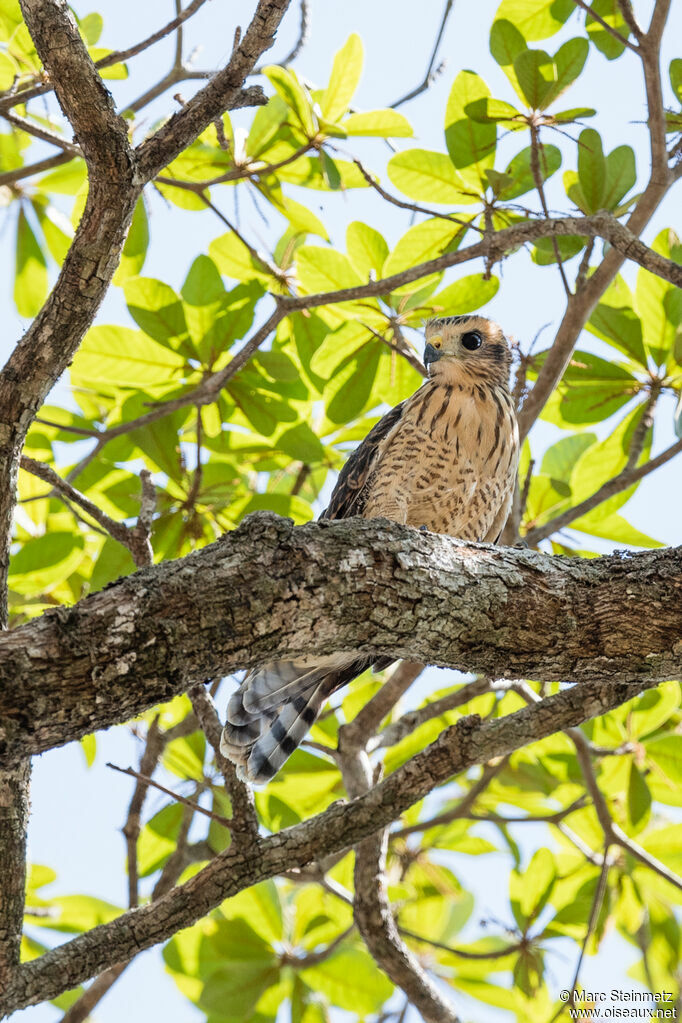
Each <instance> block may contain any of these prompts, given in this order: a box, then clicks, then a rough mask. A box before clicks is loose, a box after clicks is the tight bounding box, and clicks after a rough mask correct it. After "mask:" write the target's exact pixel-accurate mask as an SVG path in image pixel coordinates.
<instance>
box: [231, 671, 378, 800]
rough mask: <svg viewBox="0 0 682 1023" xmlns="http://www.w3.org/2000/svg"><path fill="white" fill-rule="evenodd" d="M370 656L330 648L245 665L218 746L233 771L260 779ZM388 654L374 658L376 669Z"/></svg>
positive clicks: (258, 781)
mask: <svg viewBox="0 0 682 1023" xmlns="http://www.w3.org/2000/svg"><path fill="white" fill-rule="evenodd" d="M373 660H374V659H373V658H372V657H368V656H366V655H364V656H362V655H360V656H357V655H356V656H355V657H354V656H353V655H352V654H334V655H332V656H330V657H326V658H321V659H318V660H317V661H316V662H315V663H313V662H312V661H310V660H307V659H306V660H299V661H273V662H272V663H271V664H267V665H265V667H263V668H260V669H258V670H257V671H250V672H249V673H248V674H247V675H246V677H245V678H244V681H243V682H242V684H241V686H240V688H239V689H238V690H237V692H236V693H233V694H232V696H231V697H230V700H229V702H228V705H227V715H226V717H227V721H226V723H225V727H224V729H223V734H222V737H221V740H220V749H221V752H222V753H223V754H224V756H226V757H227V758H228V759H229V760H231V761H233V763H235V764H237V766H238V773H239V774H240V775H241V776H242V777H243V778H245V779H246V780H247V781H250V782H252V783H255V784H259V785H263V784H265V783H266V782H268V781H270V779H271V778H273V777H274V775H275V774H277V772H278V771H279V769H280V767H282V765H283V764H284V762H285V761H286V760H287V758H288V757H289V756H290V755H291V753H293V751H294V750H295V749H296V747H297V746H299V745H300V743H301V742H302V741H303V739H304V738H305V736H306V733H307V732H308V730H309V729H310V727H311V726H312V725H313V723H314V722H315V720H316V718H317V716H318V714H319V713H320V709H321V707H322V706H323V704H324V702H325V700H326V699H327V698H328V697H329V696H331V694H332V693H334V692H335V691H336V690H337V689H340V688H341V687H342V686H344V685H346V684H347V683H348V682H350V681H352V679H354V678H355V677H356V675H359V674H360V673H361V672H363V671H364V670H365V669H366V668H369V667H370V666H371V665H372V662H373ZM391 662H392V658H390V657H381V658H378V659H377V660H376V661H374V667H375V669H376V670H378V671H380V670H382V669H383V668H386V667H388V665H389V664H390V663H391Z"/></svg>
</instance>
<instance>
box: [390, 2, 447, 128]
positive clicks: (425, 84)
mask: <svg viewBox="0 0 682 1023" xmlns="http://www.w3.org/2000/svg"><path fill="white" fill-rule="evenodd" d="M453 5H454V0H445V8H444V10H443V16H442V17H441V20H440V27H439V29H438V32H437V34H436V41H435V43H434V44H433V50H432V51H431V58H430V60H429V64H428V67H427V69H426V74H425V75H424V79H423V81H422V82H421V83H420V84H419V85H418V86H416V88H414V89H412V90H411V91H410V92H408V93H406V94H405V95H404V96H401V98H400V99H397V100H396V101H395V102H394V103H391V104H390V105H391V108H392V109H394V110H395V109H397V108H398V107H401V106H402V105H403V103H408V102H409V100H411V99H414V98H415V96H419V95H421V93H422V92H426V90H427V89H428V88H429V86H430V85H432V83H433V82H434V81H435V79H436V77H437V76H438V74H440V72H441V71H442V70H443V67H444V65H441V66H440V67H439V68H437V69H436V71H435V72H434V70H433V66H434V64H435V63H436V56H437V54H438V48H439V46H440V44H441V40H442V38H443V33H444V32H445V26H446V24H447V20H448V18H449V17H450V12H451V10H452V8H453Z"/></svg>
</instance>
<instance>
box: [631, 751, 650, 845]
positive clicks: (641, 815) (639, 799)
mask: <svg viewBox="0 0 682 1023" xmlns="http://www.w3.org/2000/svg"><path fill="white" fill-rule="evenodd" d="M627 816H628V824H629V826H630V833H631V834H637V833H638V832H640V831H642V830H643V829H644V828H645V827H646V825H647V823H648V821H649V817H650V816H651V793H650V792H649V786H648V785H647V783H646V781H645V779H644V777H643V776H642V774H641V772H640V771H639V770H638V768H637V765H636V764H635V762H634V760H632V761H631V762H630V778H629V781H628V793H627Z"/></svg>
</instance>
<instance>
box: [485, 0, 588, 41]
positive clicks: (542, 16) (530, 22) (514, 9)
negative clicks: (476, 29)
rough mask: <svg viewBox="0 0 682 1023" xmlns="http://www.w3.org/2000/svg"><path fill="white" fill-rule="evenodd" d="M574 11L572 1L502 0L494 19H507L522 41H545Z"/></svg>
mask: <svg viewBox="0 0 682 1023" xmlns="http://www.w3.org/2000/svg"><path fill="white" fill-rule="evenodd" d="M574 10H575V4H574V3H573V0H502V3H501V4H500V6H499V7H498V8H497V13H496V15H495V18H496V19H507V20H508V21H510V22H511V23H512V24H513V25H515V26H516V28H517V29H518V30H519V32H520V33H521V35H522V37H523V38H524V39H527V40H528V41H529V42H532V41H533V40H535V39H547V38H548V37H549V36H552V35H554V33H555V32H558V31H559V29H560V28H561V26H562V25H563V24H565V22H566V21H567V20H568V19H569V17H570V16H571V14H573V12H574Z"/></svg>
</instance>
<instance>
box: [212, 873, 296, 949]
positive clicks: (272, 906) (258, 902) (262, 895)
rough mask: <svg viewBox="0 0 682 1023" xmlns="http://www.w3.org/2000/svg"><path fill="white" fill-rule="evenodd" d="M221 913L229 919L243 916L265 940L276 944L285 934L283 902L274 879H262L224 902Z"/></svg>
mask: <svg viewBox="0 0 682 1023" xmlns="http://www.w3.org/2000/svg"><path fill="white" fill-rule="evenodd" d="M220 912H221V915H223V916H224V917H225V918H226V919H228V920H234V919H235V918H237V917H243V919H245V920H248V922H249V923H250V925H251V927H252V928H253V929H254V931H256V933H257V934H258V935H260V937H261V938H263V939H264V941H266V942H269V943H270V944H274V943H275V942H278V941H281V940H282V938H283V936H284V929H283V928H284V923H283V918H282V903H281V901H280V897H279V893H278V891H277V885H276V884H275V882H274V881H272V880H270V881H262V882H261V883H260V884H257V885H253V887H252V888H249V889H247V890H246V891H241V892H239V893H238V894H237V895H235V896H234V897H233V898H231V899H228V900H226V901H225V902H223V904H222V906H221V907H220Z"/></svg>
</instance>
